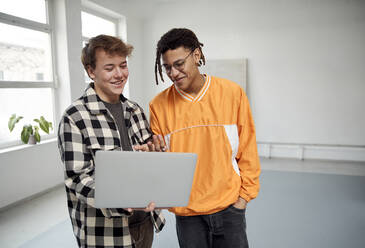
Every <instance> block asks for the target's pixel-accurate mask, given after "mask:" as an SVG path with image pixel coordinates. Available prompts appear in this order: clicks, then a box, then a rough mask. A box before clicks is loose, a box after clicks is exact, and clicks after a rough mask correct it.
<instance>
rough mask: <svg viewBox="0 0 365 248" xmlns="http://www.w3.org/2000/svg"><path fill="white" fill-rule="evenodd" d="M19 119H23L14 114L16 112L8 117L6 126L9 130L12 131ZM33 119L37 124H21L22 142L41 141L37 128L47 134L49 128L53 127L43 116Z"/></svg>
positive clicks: (33, 142) (32, 142)
mask: <svg viewBox="0 0 365 248" xmlns="http://www.w3.org/2000/svg"><path fill="white" fill-rule="evenodd" d="M21 119H23V116H16V114H13V115H12V116H11V117H10V118H9V122H8V127H9V130H10V132H12V131H13V129H14V127H15V124H17V123H18V122H19V121H20V120H21ZM33 121H35V122H36V123H38V125H37V124H36V125H31V124H26V125H24V126H23V130H22V132H21V134H20V138H21V140H22V141H23V143H24V144H36V143H38V142H40V141H41V136H40V134H39V128H41V129H42V130H43V131H44V132H45V133H47V134H49V131H50V129H53V127H52V122H49V121H47V120H46V119H45V118H44V117H43V116H41V117H40V118H39V119H34V120H33Z"/></svg>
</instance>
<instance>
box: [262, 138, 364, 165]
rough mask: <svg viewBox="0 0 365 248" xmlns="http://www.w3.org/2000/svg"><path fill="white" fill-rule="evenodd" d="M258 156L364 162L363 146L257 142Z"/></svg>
mask: <svg viewBox="0 0 365 248" xmlns="http://www.w3.org/2000/svg"><path fill="white" fill-rule="evenodd" d="M257 145H258V152H259V155H260V157H264V158H292V159H299V160H305V159H317V160H335V161H356V162H365V146H357V145H326V144H299V143H279V142H257Z"/></svg>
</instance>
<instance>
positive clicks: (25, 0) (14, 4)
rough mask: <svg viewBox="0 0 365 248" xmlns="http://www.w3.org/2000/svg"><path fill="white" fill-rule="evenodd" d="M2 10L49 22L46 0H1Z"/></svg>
mask: <svg viewBox="0 0 365 248" xmlns="http://www.w3.org/2000/svg"><path fill="white" fill-rule="evenodd" d="M0 6H1V7H0V12H3V13H5V14H9V15H13V16H17V17H21V18H25V19H29V20H32V21H36V22H41V23H47V11H46V1H45V0H0Z"/></svg>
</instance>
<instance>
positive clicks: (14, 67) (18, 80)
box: [0, 0, 55, 147]
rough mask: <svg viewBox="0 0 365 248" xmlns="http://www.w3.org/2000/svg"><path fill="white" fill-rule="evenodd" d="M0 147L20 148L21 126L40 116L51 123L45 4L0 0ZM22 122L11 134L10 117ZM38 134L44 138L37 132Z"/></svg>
mask: <svg viewBox="0 0 365 248" xmlns="http://www.w3.org/2000/svg"><path fill="white" fill-rule="evenodd" d="M0 4H1V9H0V11H1V12H0V33H1V34H6V35H1V36H0V105H1V112H0V147H5V146H9V145H12V144H21V142H20V139H19V137H20V132H21V129H22V127H23V125H25V124H28V123H29V124H30V123H31V124H35V123H33V119H35V118H39V117H40V116H41V115H43V116H44V117H45V118H46V119H47V120H48V121H51V122H52V123H53V125H54V124H55V123H54V116H53V98H54V97H53V94H54V88H55V82H54V76H53V60H52V46H51V33H52V29H51V25H50V23H49V18H48V16H47V13H48V8H49V7H50V6H49V4H50V2H49V1H48V0H32V1H29V0H12V1H4V0H0ZM14 113H15V114H17V115H21V116H23V117H24V119H22V120H21V122H20V123H18V124H17V125H16V127H15V129H14V130H13V132H12V133H10V132H9V130H8V127H7V124H8V120H9V118H10V116H11V115H12V114H14ZM41 134H44V133H42V132H41Z"/></svg>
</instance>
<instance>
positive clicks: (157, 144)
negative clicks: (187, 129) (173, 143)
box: [133, 134, 167, 152]
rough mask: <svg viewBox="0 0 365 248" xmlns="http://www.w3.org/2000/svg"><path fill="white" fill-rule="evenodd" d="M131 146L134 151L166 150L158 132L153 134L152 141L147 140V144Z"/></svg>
mask: <svg viewBox="0 0 365 248" xmlns="http://www.w3.org/2000/svg"><path fill="white" fill-rule="evenodd" d="M133 148H134V150H135V151H142V152H165V151H166V150H167V148H166V145H165V141H164V140H163V138H162V136H161V135H160V134H159V135H153V136H152V141H148V142H147V144H144V145H135V146H134V147H133Z"/></svg>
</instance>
